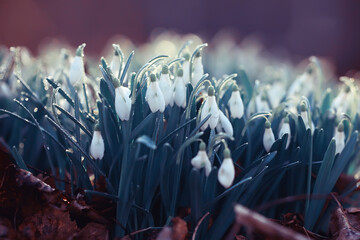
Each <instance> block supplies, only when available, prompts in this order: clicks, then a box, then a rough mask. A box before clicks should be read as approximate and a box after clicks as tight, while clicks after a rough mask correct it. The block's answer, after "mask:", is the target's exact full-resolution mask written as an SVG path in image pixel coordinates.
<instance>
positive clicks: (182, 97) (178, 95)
mask: <svg viewBox="0 0 360 240" xmlns="http://www.w3.org/2000/svg"><path fill="white" fill-rule="evenodd" d="M183 76H184V71H183V70H182V68H179V69H178V71H177V76H176V78H175V86H174V101H175V103H176V105H177V106H179V107H182V108H185V107H186V85H185V83H184V79H183Z"/></svg>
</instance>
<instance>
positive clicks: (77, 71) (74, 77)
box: [69, 56, 85, 85]
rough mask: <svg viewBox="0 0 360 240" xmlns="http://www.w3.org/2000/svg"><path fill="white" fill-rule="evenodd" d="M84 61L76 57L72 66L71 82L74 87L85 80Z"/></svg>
mask: <svg viewBox="0 0 360 240" xmlns="http://www.w3.org/2000/svg"><path fill="white" fill-rule="evenodd" d="M84 77H85V70H84V61H83V58H82V57H81V56H75V57H74V59H73V62H72V63H71V66H70V71H69V80H70V83H71V84H72V85H75V84H76V83H78V82H79V81H82V80H84Z"/></svg>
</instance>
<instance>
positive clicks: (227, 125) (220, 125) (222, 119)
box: [216, 110, 234, 136]
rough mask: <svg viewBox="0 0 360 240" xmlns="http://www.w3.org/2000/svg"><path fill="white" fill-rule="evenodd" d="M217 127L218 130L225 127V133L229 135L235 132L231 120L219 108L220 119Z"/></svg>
mask: <svg viewBox="0 0 360 240" xmlns="http://www.w3.org/2000/svg"><path fill="white" fill-rule="evenodd" d="M216 129H217V130H218V132H222V130H223V129H224V131H225V133H226V134H227V135H229V136H233V134H234V130H233V127H232V125H231V122H230V121H229V119H228V118H227V117H226V116H225V114H224V113H223V112H222V111H221V110H219V121H218V124H217V126H216Z"/></svg>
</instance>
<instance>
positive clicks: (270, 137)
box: [263, 120, 275, 152]
mask: <svg viewBox="0 0 360 240" xmlns="http://www.w3.org/2000/svg"><path fill="white" fill-rule="evenodd" d="M274 142H275V136H274V133H273V131H272V129H271V123H270V122H269V121H268V120H266V121H265V131H264V136H263V145H264V148H265V150H266V151H267V152H269V151H270V149H271V146H272V145H273V144H274Z"/></svg>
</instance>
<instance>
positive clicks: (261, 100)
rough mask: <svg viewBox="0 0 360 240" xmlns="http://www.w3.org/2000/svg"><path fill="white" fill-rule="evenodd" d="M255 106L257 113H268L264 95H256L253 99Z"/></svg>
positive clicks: (267, 104)
mask: <svg viewBox="0 0 360 240" xmlns="http://www.w3.org/2000/svg"><path fill="white" fill-rule="evenodd" d="M255 104H256V110H257V112H270V107H269V103H268V102H267V98H266V96H265V95H260V94H259V95H257V96H256V97H255Z"/></svg>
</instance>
